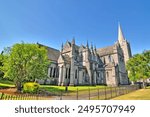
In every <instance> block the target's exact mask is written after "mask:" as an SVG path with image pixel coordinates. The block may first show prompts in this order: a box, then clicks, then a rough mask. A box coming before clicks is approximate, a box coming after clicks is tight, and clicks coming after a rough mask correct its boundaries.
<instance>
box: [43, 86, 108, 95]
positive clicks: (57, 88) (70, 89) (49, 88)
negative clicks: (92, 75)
mask: <svg viewBox="0 0 150 117" xmlns="http://www.w3.org/2000/svg"><path fill="white" fill-rule="evenodd" d="M104 87H106V86H75V87H73V86H68V92H76V91H77V89H78V91H87V90H89V88H90V90H94V89H97V88H104ZM40 88H41V89H45V90H46V91H49V92H55V93H57V92H60V91H65V86H51V85H41V86H40Z"/></svg>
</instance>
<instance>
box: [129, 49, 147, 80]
mask: <svg viewBox="0 0 150 117" xmlns="http://www.w3.org/2000/svg"><path fill="white" fill-rule="evenodd" d="M126 68H127V70H128V73H129V78H130V80H131V81H138V80H141V79H143V81H145V79H147V78H149V77H150V51H144V52H143V53H142V54H136V55H134V56H133V57H132V58H130V59H129V61H128V62H127V64H126ZM143 83H144V82H143Z"/></svg>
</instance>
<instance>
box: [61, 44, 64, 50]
mask: <svg viewBox="0 0 150 117" xmlns="http://www.w3.org/2000/svg"><path fill="white" fill-rule="evenodd" d="M63 48H64V45H63V43H62V45H61V52H62V51H63Z"/></svg>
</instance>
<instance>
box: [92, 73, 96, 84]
mask: <svg viewBox="0 0 150 117" xmlns="http://www.w3.org/2000/svg"><path fill="white" fill-rule="evenodd" d="M93 78H94V79H93V85H96V72H95V71H94V77H93Z"/></svg>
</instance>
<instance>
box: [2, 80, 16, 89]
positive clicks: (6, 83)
mask: <svg viewBox="0 0 150 117" xmlns="http://www.w3.org/2000/svg"><path fill="white" fill-rule="evenodd" d="M7 87H8V88H10V87H15V85H14V84H13V82H12V81H9V80H7V79H0V88H7Z"/></svg>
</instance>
